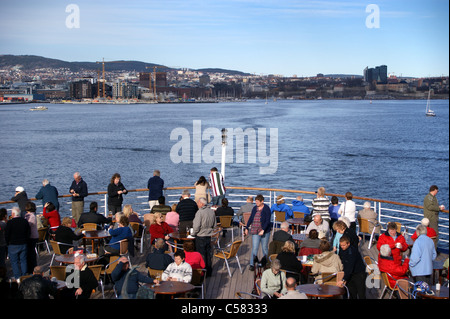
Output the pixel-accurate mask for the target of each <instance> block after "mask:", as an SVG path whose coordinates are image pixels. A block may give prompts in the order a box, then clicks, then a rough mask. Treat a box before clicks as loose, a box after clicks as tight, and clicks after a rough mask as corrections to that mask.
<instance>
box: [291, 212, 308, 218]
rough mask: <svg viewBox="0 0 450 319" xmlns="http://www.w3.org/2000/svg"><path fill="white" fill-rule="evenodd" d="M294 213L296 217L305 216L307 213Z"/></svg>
mask: <svg viewBox="0 0 450 319" xmlns="http://www.w3.org/2000/svg"><path fill="white" fill-rule="evenodd" d="M293 213H294V218H305V213H301V212H293Z"/></svg>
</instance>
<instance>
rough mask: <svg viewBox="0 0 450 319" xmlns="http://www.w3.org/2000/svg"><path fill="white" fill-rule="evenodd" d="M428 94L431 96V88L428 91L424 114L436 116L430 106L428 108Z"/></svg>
mask: <svg viewBox="0 0 450 319" xmlns="http://www.w3.org/2000/svg"><path fill="white" fill-rule="evenodd" d="M430 96H431V90H429V91H428V101H427V109H426V113H425V115H426V116H436V113H434V111H433V110H431V108H430V100H431V98H430Z"/></svg>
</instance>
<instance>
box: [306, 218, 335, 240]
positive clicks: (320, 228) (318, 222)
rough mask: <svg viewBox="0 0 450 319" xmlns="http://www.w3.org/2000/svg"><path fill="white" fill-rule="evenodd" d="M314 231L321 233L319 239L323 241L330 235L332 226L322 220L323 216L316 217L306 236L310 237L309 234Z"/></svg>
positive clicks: (310, 224) (307, 229)
mask: <svg viewBox="0 0 450 319" xmlns="http://www.w3.org/2000/svg"><path fill="white" fill-rule="evenodd" d="M313 229H315V230H317V232H318V233H319V239H322V238H324V237H326V235H327V234H328V231H329V230H330V225H329V224H328V222H327V221H326V220H323V219H322V216H321V215H315V216H314V217H313V222H312V223H309V225H308V227H307V228H306V231H305V233H306V235H309V232H310V231H311V230H313Z"/></svg>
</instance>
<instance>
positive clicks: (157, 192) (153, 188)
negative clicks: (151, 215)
mask: <svg viewBox="0 0 450 319" xmlns="http://www.w3.org/2000/svg"><path fill="white" fill-rule="evenodd" d="M160 176H161V172H160V171H159V170H157V169H156V170H154V171H153V177H150V178H149V180H148V182H147V188H148V205H149V206H150V210H152V208H153V206H155V205H158V198H160V197H161V196H163V188H164V180H163V179H162V178H161V177H160Z"/></svg>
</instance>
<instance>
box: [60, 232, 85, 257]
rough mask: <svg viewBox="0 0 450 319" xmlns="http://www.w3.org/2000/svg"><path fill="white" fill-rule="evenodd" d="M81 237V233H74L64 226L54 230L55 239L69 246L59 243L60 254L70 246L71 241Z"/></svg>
mask: <svg viewBox="0 0 450 319" xmlns="http://www.w3.org/2000/svg"><path fill="white" fill-rule="evenodd" d="M81 238H83V234H80V235H75V233H74V232H73V230H72V229H70V228H69V227H66V226H62V225H61V226H59V227H58V228H57V229H56V232H55V240H56V241H57V242H60V243H66V244H69V245H70V246H66V245H61V244H60V245H59V249H60V250H61V254H65V253H66V252H67V250H68V249H69V248H70V247H72V243H73V241H74V240H79V239H81Z"/></svg>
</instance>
